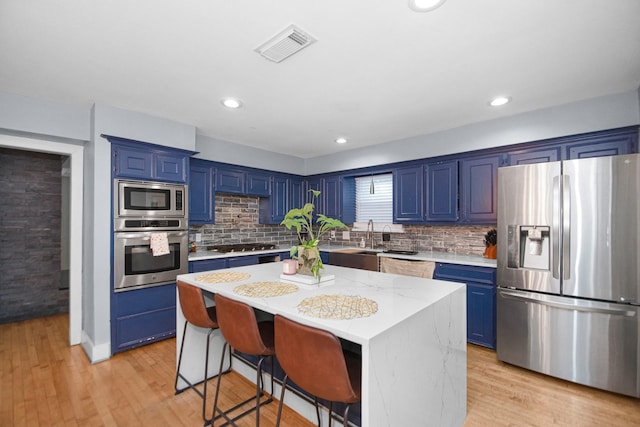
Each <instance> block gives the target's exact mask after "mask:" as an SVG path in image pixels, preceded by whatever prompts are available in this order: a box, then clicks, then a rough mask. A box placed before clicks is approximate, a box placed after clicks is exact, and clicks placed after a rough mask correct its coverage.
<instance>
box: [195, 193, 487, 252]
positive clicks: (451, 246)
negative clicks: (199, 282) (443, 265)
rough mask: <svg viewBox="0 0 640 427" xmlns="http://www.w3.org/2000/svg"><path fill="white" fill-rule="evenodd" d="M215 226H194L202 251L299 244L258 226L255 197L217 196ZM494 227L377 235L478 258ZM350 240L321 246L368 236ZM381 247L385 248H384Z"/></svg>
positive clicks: (277, 228)
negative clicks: (247, 245)
mask: <svg viewBox="0 0 640 427" xmlns="http://www.w3.org/2000/svg"><path fill="white" fill-rule="evenodd" d="M215 203H216V211H215V215H216V217H215V218H216V223H215V224H205V225H191V229H190V240H195V233H201V234H202V242H199V243H197V244H196V245H197V246H199V247H205V246H209V245H223V244H232V243H256V242H265V243H273V244H276V245H278V246H280V247H281V248H287V247H289V246H291V245H293V244H294V243H295V242H296V241H297V236H296V234H295V233H294V232H289V231H288V230H287V229H286V228H284V227H283V226H281V225H277V224H274V225H263V224H259V198H257V197H252V196H236V195H230V194H216V201H215ZM491 228H495V225H493V226H491V225H488V226H464V225H456V226H418V225H410V226H405V227H404V231H405V232H404V233H393V234H391V240H390V241H389V242H383V241H382V233H380V232H376V233H374V241H375V244H376V245H382V244H383V243H384V247H385V248H387V249H399V250H417V251H438V252H448V253H455V254H461V255H479V256H482V254H483V252H484V243H483V239H484V235H485V233H486V232H487V231H488V230H490V229H491ZM349 234H350V236H349V240H342V239H341V237H342V232H341V231H337V232H336V236H337V239H335V240H332V241H329V240H328V234H327V235H325V238H324V239H323V242H322V244H323V245H329V246H334V247H335V246H345V247H353V246H358V243H359V242H360V240H361V239H362V238H363V237H364V238H365V240H366V232H361V231H351V232H350V233H349ZM381 247H382V246H381Z"/></svg>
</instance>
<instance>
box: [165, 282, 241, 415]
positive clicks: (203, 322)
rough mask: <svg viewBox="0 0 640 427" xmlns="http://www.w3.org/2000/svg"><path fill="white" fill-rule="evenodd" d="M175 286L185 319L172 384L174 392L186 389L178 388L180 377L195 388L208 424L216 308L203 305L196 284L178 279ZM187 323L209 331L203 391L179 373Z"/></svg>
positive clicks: (200, 290) (202, 298)
mask: <svg viewBox="0 0 640 427" xmlns="http://www.w3.org/2000/svg"><path fill="white" fill-rule="evenodd" d="M177 287H178V295H179V297H180V308H181V309H182V313H183V314H184V317H185V319H186V320H185V322H184V329H183V331H182V343H181V344H180V355H179V356H178V367H177V368H176V381H175V384H174V388H175V390H176V394H179V393H182V392H183V391H185V390H187V389H186V388H185V389H182V390H178V379H182V380H183V381H184V382H186V383H187V385H188V388H191V389H193V390H195V392H196V393H197V394H198V395H199V396H200V397H201V398H202V419H203V420H204V422H205V424H204V425H208V424H210V423H211V419H210V418H207V417H206V408H207V383H208V380H209V341H210V338H211V335H212V334H213V332H214V331H215V330H216V329H218V328H219V326H218V320H217V316H216V308H215V307H207V306H206V305H205V303H204V297H203V296H202V289H200V288H198V287H197V286H192V285H189V284H187V283H185V282H181V281H178V283H177ZM188 324H191V325H193V326H196V327H198V328H207V329H209V332H208V333H207V349H206V353H205V362H204V381H203V383H204V386H203V391H200V390H198V389H197V388H196V386H197V385H198V384H199V383H198V384H192V383H191V382H189V380H188V379H187V378H185V377H184V376H183V375H182V374H181V373H180V365H181V364H182V351H183V350H184V338H185V335H186V333H187V325H188ZM223 356H224V355H223ZM221 365H222V363H221ZM229 366H231V356H229ZM221 373H223V372H221Z"/></svg>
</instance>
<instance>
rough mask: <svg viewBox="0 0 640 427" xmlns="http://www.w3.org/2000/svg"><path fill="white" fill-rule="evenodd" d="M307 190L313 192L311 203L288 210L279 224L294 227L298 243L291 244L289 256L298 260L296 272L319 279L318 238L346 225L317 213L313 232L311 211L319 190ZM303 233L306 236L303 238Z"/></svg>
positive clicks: (321, 267)
mask: <svg viewBox="0 0 640 427" xmlns="http://www.w3.org/2000/svg"><path fill="white" fill-rule="evenodd" d="M309 191H310V192H312V193H313V197H312V200H311V203H306V204H305V205H304V206H303V207H302V208H294V209H291V210H289V212H287V214H286V215H285V216H284V219H283V220H282V222H281V223H280V225H284V226H285V227H287V230H291V229H292V228H295V229H296V233H297V234H298V241H299V242H300V244H298V245H295V246H293V247H292V248H291V251H290V254H291V258H293V259H297V260H298V273H300V274H306V275H309V276H313V277H315V278H316V279H318V281H320V271H321V270H322V269H323V268H324V265H323V264H322V259H321V258H320V251H319V250H318V243H319V242H320V238H321V237H322V236H323V235H324V234H325V233H326V232H327V231H329V230H333V229H340V228H347V226H346V225H345V224H344V223H343V222H342V221H340V220H338V219H335V218H329V217H328V216H326V215H323V214H317V219H316V224H317V225H318V231H317V232H316V233H314V231H313V211H314V210H315V201H316V200H317V198H318V196H320V191H318V190H309ZM303 234H305V235H306V238H303Z"/></svg>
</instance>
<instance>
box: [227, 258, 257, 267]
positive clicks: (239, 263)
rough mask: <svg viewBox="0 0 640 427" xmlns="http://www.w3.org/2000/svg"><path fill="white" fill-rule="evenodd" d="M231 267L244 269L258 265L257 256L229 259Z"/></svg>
mask: <svg viewBox="0 0 640 427" xmlns="http://www.w3.org/2000/svg"><path fill="white" fill-rule="evenodd" d="M227 261H228V266H229V267H244V266H245V265H255V264H258V256H257V255H243V256H237V257H233V258H227Z"/></svg>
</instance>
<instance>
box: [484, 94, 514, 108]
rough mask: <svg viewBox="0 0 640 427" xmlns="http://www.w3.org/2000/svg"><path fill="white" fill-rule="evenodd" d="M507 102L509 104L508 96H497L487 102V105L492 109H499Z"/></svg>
mask: <svg viewBox="0 0 640 427" xmlns="http://www.w3.org/2000/svg"><path fill="white" fill-rule="evenodd" d="M509 102H511V98H510V97H508V96H497V97H495V98H493V99H492V100H491V101H489V105H491V106H492V107H499V106H501V105H504V104H508V103H509Z"/></svg>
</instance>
